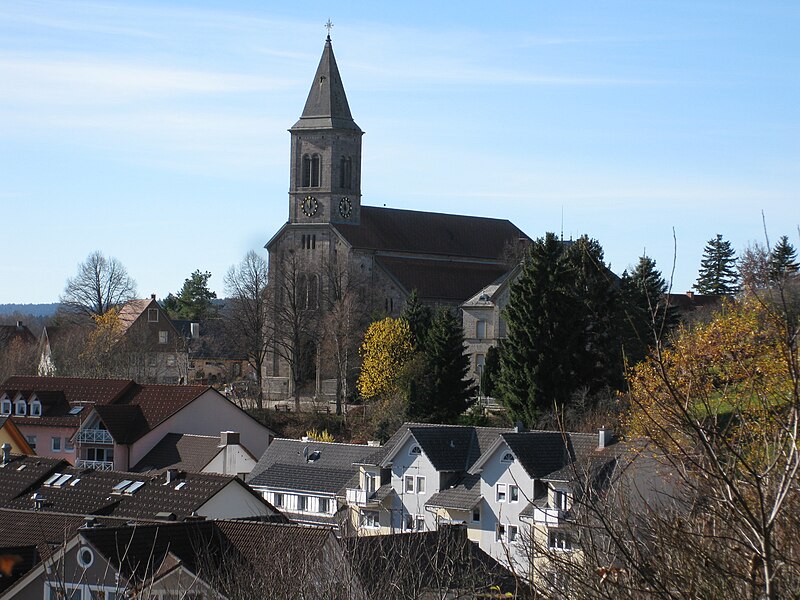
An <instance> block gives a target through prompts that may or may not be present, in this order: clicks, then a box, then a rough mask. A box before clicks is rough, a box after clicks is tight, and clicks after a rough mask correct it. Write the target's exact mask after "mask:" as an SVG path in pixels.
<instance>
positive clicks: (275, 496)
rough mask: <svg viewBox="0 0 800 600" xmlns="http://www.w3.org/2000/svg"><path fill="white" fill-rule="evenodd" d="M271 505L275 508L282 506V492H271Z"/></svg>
mask: <svg viewBox="0 0 800 600" xmlns="http://www.w3.org/2000/svg"><path fill="white" fill-rule="evenodd" d="M272 506H274V507H275V508H280V507H282V506H283V494H282V493H281V492H272Z"/></svg>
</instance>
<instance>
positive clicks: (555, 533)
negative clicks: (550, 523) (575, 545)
mask: <svg viewBox="0 0 800 600" xmlns="http://www.w3.org/2000/svg"><path fill="white" fill-rule="evenodd" d="M547 547H548V549H550V550H558V551H560V552H571V551H572V540H571V539H570V537H569V534H568V533H567V532H566V531H559V530H558V529H550V530H548V532H547Z"/></svg>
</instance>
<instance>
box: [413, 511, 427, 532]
mask: <svg viewBox="0 0 800 600" xmlns="http://www.w3.org/2000/svg"><path fill="white" fill-rule="evenodd" d="M414 531H425V517H424V515H414Z"/></svg>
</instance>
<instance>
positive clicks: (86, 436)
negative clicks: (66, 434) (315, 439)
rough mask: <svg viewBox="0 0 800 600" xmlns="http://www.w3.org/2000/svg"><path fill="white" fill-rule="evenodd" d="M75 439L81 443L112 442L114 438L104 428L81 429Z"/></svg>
mask: <svg viewBox="0 0 800 600" xmlns="http://www.w3.org/2000/svg"><path fill="white" fill-rule="evenodd" d="M77 440H78V442H79V443H81V444H112V445H113V444H114V438H112V437H111V434H110V433H109V432H108V431H106V430H105V429H81V430H80V431H79V432H78V437H77Z"/></svg>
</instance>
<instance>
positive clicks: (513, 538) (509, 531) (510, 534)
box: [506, 523, 519, 544]
mask: <svg viewBox="0 0 800 600" xmlns="http://www.w3.org/2000/svg"><path fill="white" fill-rule="evenodd" d="M506 537H507V538H508V543H509V544H516V543H517V541H518V540H519V526H518V525H512V524H511V523H509V524H508V525H506Z"/></svg>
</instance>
